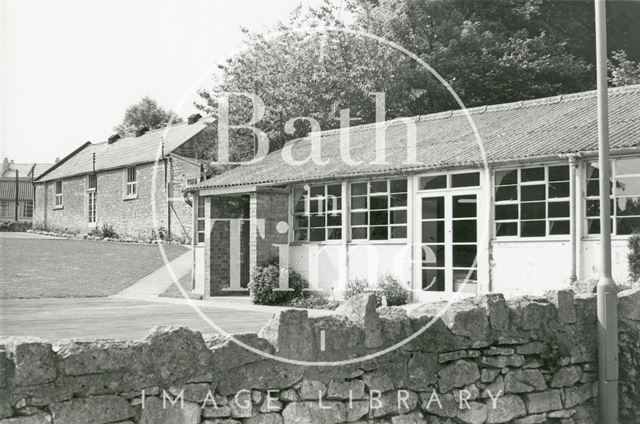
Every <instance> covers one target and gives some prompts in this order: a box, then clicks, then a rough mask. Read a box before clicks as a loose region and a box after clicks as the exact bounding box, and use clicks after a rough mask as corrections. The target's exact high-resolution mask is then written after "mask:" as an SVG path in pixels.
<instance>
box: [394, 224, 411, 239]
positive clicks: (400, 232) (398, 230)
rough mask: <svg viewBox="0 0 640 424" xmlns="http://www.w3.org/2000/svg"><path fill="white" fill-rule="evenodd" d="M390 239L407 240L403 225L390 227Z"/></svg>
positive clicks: (405, 229) (405, 228)
mask: <svg viewBox="0 0 640 424" xmlns="http://www.w3.org/2000/svg"><path fill="white" fill-rule="evenodd" d="M391 238H392V239H399V238H407V227H406V226H404V225H400V226H397V227H391Z"/></svg>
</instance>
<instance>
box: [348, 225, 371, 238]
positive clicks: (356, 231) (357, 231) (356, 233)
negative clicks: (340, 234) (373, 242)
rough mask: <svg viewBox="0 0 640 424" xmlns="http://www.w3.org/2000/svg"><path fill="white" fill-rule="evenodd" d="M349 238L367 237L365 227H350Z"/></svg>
mask: <svg viewBox="0 0 640 424" xmlns="http://www.w3.org/2000/svg"><path fill="white" fill-rule="evenodd" d="M351 238H352V239H353V240H362V239H366V238H367V228H366V227H364V228H352V229H351Z"/></svg>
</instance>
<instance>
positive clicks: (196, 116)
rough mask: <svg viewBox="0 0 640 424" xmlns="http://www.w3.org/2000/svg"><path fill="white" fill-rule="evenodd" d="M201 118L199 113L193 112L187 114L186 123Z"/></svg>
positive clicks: (189, 123)
mask: <svg viewBox="0 0 640 424" xmlns="http://www.w3.org/2000/svg"><path fill="white" fill-rule="evenodd" d="M201 118H202V115H200V114H199V113H194V114H193V115H189V117H188V118H187V124H188V125H191V124H195V123H196V122H198V121H199V120H200V119H201Z"/></svg>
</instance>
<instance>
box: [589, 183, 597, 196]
mask: <svg viewBox="0 0 640 424" xmlns="http://www.w3.org/2000/svg"><path fill="white" fill-rule="evenodd" d="M598 184H599V182H598V180H589V181H587V196H597V195H599V194H600V189H599V186H598Z"/></svg>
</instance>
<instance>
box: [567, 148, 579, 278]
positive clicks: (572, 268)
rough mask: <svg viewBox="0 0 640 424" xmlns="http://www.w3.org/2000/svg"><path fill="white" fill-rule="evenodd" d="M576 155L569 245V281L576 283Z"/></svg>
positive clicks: (571, 164)
mask: <svg viewBox="0 0 640 424" xmlns="http://www.w3.org/2000/svg"><path fill="white" fill-rule="evenodd" d="M576 197H577V194H576V157H575V156H574V155H570V156H569V245H570V249H571V260H570V262H569V283H575V282H576V280H577V279H578V273H577V271H576V269H577V263H578V261H577V252H576V247H577V244H578V243H577V239H578V234H577V225H576V223H577V219H578V217H577V216H576V203H577V201H576Z"/></svg>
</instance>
